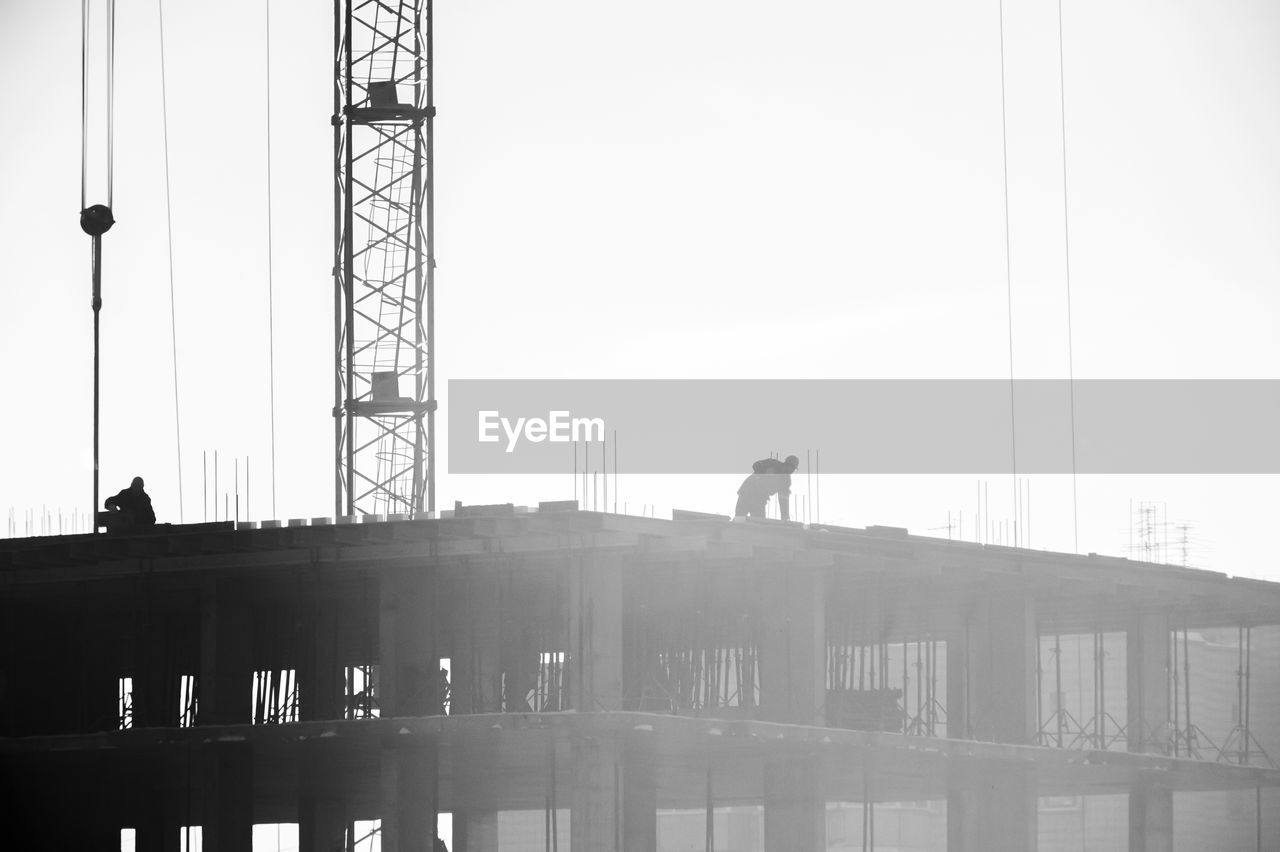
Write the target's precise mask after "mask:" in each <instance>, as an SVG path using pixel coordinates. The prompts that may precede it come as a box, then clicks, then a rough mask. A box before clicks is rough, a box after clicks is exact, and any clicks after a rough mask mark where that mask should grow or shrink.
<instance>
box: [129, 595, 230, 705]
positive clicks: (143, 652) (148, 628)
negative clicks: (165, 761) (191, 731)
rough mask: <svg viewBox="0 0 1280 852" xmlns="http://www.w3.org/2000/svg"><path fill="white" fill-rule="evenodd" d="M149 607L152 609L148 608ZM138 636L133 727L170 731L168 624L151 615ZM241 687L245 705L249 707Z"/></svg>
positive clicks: (173, 686) (173, 678) (172, 697)
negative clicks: (168, 729)
mask: <svg viewBox="0 0 1280 852" xmlns="http://www.w3.org/2000/svg"><path fill="white" fill-rule="evenodd" d="M152 608H155V607H154V605H152ZM147 618H148V620H147V622H146V623H145V624H144V625H143V627H142V629H141V630H140V631H139V633H138V646H137V649H136V651H135V654H136V668H135V671H134V677H133V726H134V727H135V728H173V727H176V726H177V724H178V672H177V671H175V670H174V667H173V665H172V658H173V657H174V656H175V654H174V649H173V648H172V646H171V639H170V636H171V630H172V626H173V625H172V623H171V622H169V623H166V620H164V619H163V618H158V617H157V616H156V615H155V614H154V613H152V614H150V615H149V616H147ZM248 695H249V687H248V686H246V687H245V705H246V706H247V705H248V704H249V697H248Z"/></svg>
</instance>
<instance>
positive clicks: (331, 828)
mask: <svg viewBox="0 0 1280 852" xmlns="http://www.w3.org/2000/svg"><path fill="white" fill-rule="evenodd" d="M346 837H347V817H346V812H345V810H344V803H343V802H342V800H341V799H323V798H318V797H315V796H303V797H302V798H301V799H300V800H299V801H298V849H299V852H335V850H340V849H345V848H346Z"/></svg>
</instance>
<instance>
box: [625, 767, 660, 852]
mask: <svg viewBox="0 0 1280 852" xmlns="http://www.w3.org/2000/svg"><path fill="white" fill-rule="evenodd" d="M624 757H625V760H624V762H623V765H622V771H621V776H622V852H655V850H657V848H658V785H657V779H656V773H655V770H654V765H653V762H652V760H651V759H645V758H643V757H642V756H641V755H639V754H637V753H636V752H635V750H628V751H627V752H625V753H624Z"/></svg>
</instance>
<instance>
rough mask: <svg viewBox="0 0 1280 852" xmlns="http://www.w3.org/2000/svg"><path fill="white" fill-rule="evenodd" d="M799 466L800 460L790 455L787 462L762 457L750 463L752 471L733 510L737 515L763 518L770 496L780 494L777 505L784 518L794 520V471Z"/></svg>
mask: <svg viewBox="0 0 1280 852" xmlns="http://www.w3.org/2000/svg"><path fill="white" fill-rule="evenodd" d="M799 466H800V459H798V458H797V457H795V456H787V458H786V460H785V461H778V460H777V459H761V460H760V461H758V462H756V463H755V464H753V465H752V466H751V470H752V471H753V473H752V474H751V475H750V476H748V477H747V478H746V479H745V480H744V481H743V483H742V485H741V487H739V488H738V505H737V508H735V509H734V510H733V515H734V517H736V518H763V517H764V507H765V506H767V505H768V503H769V498H770V497H772V496H773V495H774V494H777V495H778V508H779V509H780V510H781V513H782V520H784V521H789V520H791V509H790V505H789V504H790V502H791V474H793V473H795V470H796V468H797V467H799Z"/></svg>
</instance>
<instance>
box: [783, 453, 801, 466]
mask: <svg viewBox="0 0 1280 852" xmlns="http://www.w3.org/2000/svg"><path fill="white" fill-rule="evenodd" d="M785 462H786V464H789V465H791V466H792V467H799V466H800V459H799V458H798V457H797V456H787V457H786V459H785Z"/></svg>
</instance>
